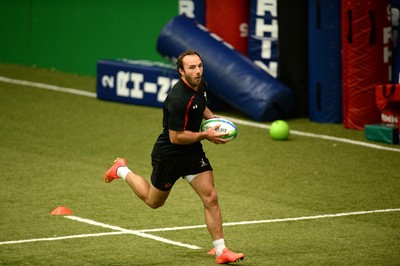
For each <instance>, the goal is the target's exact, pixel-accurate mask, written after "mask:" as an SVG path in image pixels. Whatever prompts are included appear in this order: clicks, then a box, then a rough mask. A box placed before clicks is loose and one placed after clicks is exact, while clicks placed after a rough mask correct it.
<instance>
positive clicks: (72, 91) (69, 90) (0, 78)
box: [0, 76, 400, 152]
mask: <svg viewBox="0 0 400 266" xmlns="http://www.w3.org/2000/svg"><path fill="white" fill-rule="evenodd" d="M0 81H2V82H6V83H12V84H18V85H23V86H31V87H36V88H40V89H47V90H52V91H59V92H64V93H70V94H77V95H82V96H87V97H91V98H96V93H94V92H87V91H82V90H77V89H72V88H64V87H60V86H54V85H49V84H45V83H38V82H32V81H26V80H18V79H11V78H7V77H3V76H0ZM225 118H226V119H228V120H231V121H232V122H234V123H237V124H239V125H244V126H250V127H256V128H264V129H269V128H270V126H269V125H266V124H263V123H259V122H251V121H246V120H242V119H237V118H233V117H225ZM290 134H293V135H298V136H303V137H310V138H318V139H325V140H331V141H337V142H343V143H348V144H353V145H359V146H364V147H368V148H372V149H378V150H386V151H394V152H400V149H396V148H391V147H386V146H381V145H378V144H372V143H367V142H362V141H356V140H349V139H344V138H337V137H332V136H327V135H319V134H314V133H307V132H301V131H297V130H290Z"/></svg>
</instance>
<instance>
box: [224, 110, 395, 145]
mask: <svg viewBox="0 0 400 266" xmlns="http://www.w3.org/2000/svg"><path fill="white" fill-rule="evenodd" d="M224 118H226V119H228V120H230V121H232V122H234V123H236V124H238V125H244V126H250V127H256V128H263V129H269V128H270V127H271V126H270V125H265V124H262V123H258V122H251V121H245V120H241V119H236V118H233V117H227V116H224ZM290 134H293V135H298V136H303V137H309V138H317V139H325V140H331V141H337V142H343V143H348V144H353V145H359V146H364V147H368V148H372V149H378V150H386V151H394V152H400V149H397V148H392V147H386V146H381V145H378V144H372V143H368V142H363V141H357V140H350V139H344V138H338V137H332V136H328V135H320V134H314V133H308V132H302V131H297V130H292V129H291V130H290Z"/></svg>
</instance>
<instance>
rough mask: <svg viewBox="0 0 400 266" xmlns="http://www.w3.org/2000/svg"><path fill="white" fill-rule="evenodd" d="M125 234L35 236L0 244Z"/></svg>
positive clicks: (120, 233) (0, 243)
mask: <svg viewBox="0 0 400 266" xmlns="http://www.w3.org/2000/svg"><path fill="white" fill-rule="evenodd" d="M123 234H126V233H124V232H109V233H96V234H81V235H72V236H58V237H46V238H33V239H23V240H12V241H4V242H0V245H11V244H22V243H30V242H40V241H56V240H64V239H72V238H85V237H95V236H108V235H123Z"/></svg>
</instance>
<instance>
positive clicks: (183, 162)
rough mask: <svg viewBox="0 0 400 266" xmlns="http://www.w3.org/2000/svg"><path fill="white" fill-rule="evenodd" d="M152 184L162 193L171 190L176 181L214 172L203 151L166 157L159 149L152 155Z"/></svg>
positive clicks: (154, 150)
mask: <svg viewBox="0 0 400 266" xmlns="http://www.w3.org/2000/svg"><path fill="white" fill-rule="evenodd" d="M151 160H152V162H151V164H152V166H153V172H152V173H151V183H152V184H153V186H155V187H156V188H158V189H159V190H162V191H169V190H171V188H172V186H173V185H174V184H175V182H176V180H178V179H179V178H180V177H185V176H187V175H196V174H199V173H202V172H205V171H208V170H213V169H212V167H211V164H210V162H209V161H208V159H207V157H206V155H205V153H204V151H203V150H199V151H195V152H192V153H189V154H187V153H186V154H183V155H172V156H166V155H163V154H161V153H160V152H159V151H158V150H157V149H153V152H152V153H151Z"/></svg>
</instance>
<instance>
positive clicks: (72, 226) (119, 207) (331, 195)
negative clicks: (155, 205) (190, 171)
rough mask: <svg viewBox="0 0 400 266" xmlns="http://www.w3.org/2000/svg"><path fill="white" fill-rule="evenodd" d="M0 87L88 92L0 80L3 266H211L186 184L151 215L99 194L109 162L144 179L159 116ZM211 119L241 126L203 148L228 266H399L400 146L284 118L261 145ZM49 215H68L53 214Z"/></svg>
mask: <svg viewBox="0 0 400 266" xmlns="http://www.w3.org/2000/svg"><path fill="white" fill-rule="evenodd" d="M0 76H1V77H7V78H12V79H14V80H27V81H32V82H40V83H45V84H51V85H56V86H60V87H67V88H74V89H78V90H83V91H88V92H91V93H92V94H89V95H88V96H83V95H76V94H70V93H63V92H57V91H50V90H43V89H40V88H37V87H34V86H31V85H17V84H12V83H8V82H0V122H1V123H0V149H1V152H0V165H1V173H2V174H1V175H2V184H1V188H0V204H1V209H0V210H1V224H0V264H1V265H216V263H215V260H214V258H212V257H211V256H210V255H207V252H208V251H209V249H211V248H212V242H211V240H210V237H209V235H208V232H207V230H206V228H204V227H203V225H204V218H203V207H202V204H201V202H200V200H199V199H198V197H197V195H195V193H194V192H193V191H192V189H191V188H190V186H189V185H188V184H187V183H186V182H185V181H183V180H181V181H178V182H177V184H176V185H175V187H174V188H173V190H172V192H171V195H170V198H169V199H168V201H167V203H166V205H165V206H164V207H162V208H160V209H157V210H152V209H149V208H148V207H146V206H145V204H144V203H142V202H141V201H140V200H138V199H137V198H135V197H134V196H133V194H132V192H131V191H130V189H129V187H128V186H127V184H124V182H123V181H120V180H118V181H115V182H113V183H112V184H105V183H104V182H103V174H104V172H105V170H106V169H107V168H108V167H109V166H110V165H111V164H112V162H113V160H114V159H115V158H116V157H118V156H122V157H125V158H126V159H127V161H128V164H129V165H130V167H131V168H132V169H133V170H134V171H136V172H137V173H139V174H141V175H143V176H149V175H150V172H151V166H150V152H151V149H152V145H153V142H154V140H155V138H156V137H157V136H158V134H159V133H160V131H161V118H162V112H161V109H157V108H150V107H141V106H133V105H126V104H119V103H112V102H105V101H100V100H97V99H96V98H94V97H90V95H93V93H95V79H94V78H92V77H81V76H76V75H72V74H65V73H60V72H56V71H50V70H43V69H34V68H26V67H20V66H12V65H4V64H0ZM223 115H225V116H229V117H234V118H236V119H240V120H238V123H236V124H237V126H238V129H239V136H238V138H237V139H235V140H234V141H233V142H231V143H228V144H227V145H214V144H211V143H208V142H204V147H205V150H206V152H207V154H208V157H209V159H210V160H211V162H212V165H213V167H214V170H215V171H214V174H215V177H216V186H217V190H218V192H219V200H220V206H221V208H222V214H223V218H224V222H225V223H227V224H226V226H225V227H224V231H225V239H226V242H227V245H228V246H229V247H230V248H231V249H232V250H235V251H241V252H244V253H245V254H246V258H245V260H243V261H242V262H240V263H236V264H237V265H399V264H400V146H393V145H384V144H379V143H372V142H367V141H366V140H365V137H364V132H362V131H356V130H348V129H344V128H343V127H342V125H334V124H319V123H312V122H310V121H309V120H308V119H306V118H303V119H293V120H288V123H289V125H290V126H291V129H292V130H293V131H294V134H292V135H291V136H290V139H289V140H288V141H272V140H271V139H270V138H269V137H268V129H267V128H265V125H269V123H255V124H249V125H245V124H244V122H242V120H247V121H248V119H246V118H245V117H243V116H241V115H240V114H237V113H235V112H228V113H223ZM302 132H308V133H315V134H317V135H316V137H309V136H303V135H302ZM320 135H324V136H333V137H337V138H339V139H338V140H326V139H322V138H320V137H318V136H320ZM343 139H346V140H354V141H356V142H355V143H353V144H351V143H346V142H343V141H342V140H343ZM359 142H361V143H364V144H365V143H368V144H374V145H376V144H377V147H378V148H377V147H376V146H372V147H368V146H362V145H358V143H359ZM379 147H383V148H389V149H387V150H384V149H379ZM58 206H66V207H68V208H70V209H71V210H72V211H73V212H74V214H73V215H74V216H73V217H69V218H68V216H67V217H64V216H54V215H51V214H50V213H51V211H52V210H54V209H55V208H56V207H58ZM330 214H332V215H330ZM71 218H75V219H71ZM79 219H87V220H82V221H80V220H79ZM96 222H97V223H96ZM190 226H198V227H193V228H191V227H190ZM174 227H179V228H175V230H165V229H166V228H174ZM147 229H157V230H154V231H146V230H147ZM178 229H179V230H178ZM25 240H26V241H25ZM168 241H170V242H168ZM167 242H168V243H167ZM192 248H195V249H192Z"/></svg>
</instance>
